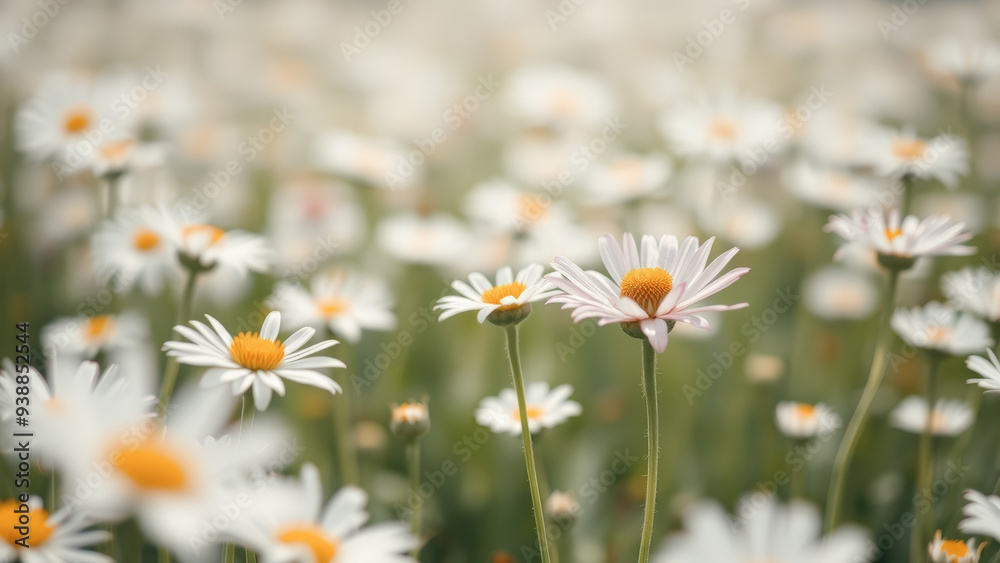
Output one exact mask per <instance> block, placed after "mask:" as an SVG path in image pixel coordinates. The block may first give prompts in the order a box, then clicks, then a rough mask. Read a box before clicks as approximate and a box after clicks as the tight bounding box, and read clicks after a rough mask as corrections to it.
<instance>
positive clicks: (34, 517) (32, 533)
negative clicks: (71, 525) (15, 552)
mask: <svg viewBox="0 0 1000 563" xmlns="http://www.w3.org/2000/svg"><path fill="white" fill-rule="evenodd" d="M18 506H20V503H18V502H17V501H13V500H9V501H5V502H0V539H2V540H3V541H5V542H7V543H8V544H9V545H10V546H12V547H18V546H17V544H15V543H14V542H15V541H17V540H18V539H20V538H22V537H23V536H22V535H21V534H20V533H19V532H18V531H17V530H15V529H14V527H15V526H24V524H22V523H21V522H20V519H21V516H25V514H19V513H16V512H14V511H15V510H17V508H18ZM27 517H28V524H27V526H28V529H29V530H28V539H27V544H28V547H29V548H31V547H41V545H42V544H44V543H45V540H47V539H49V536H51V535H52V532H54V531H55V529H56V526H50V525H49V513H48V512H47V511H46V510H45V509H43V508H29V509H28V513H27ZM15 559H16V557H15Z"/></svg>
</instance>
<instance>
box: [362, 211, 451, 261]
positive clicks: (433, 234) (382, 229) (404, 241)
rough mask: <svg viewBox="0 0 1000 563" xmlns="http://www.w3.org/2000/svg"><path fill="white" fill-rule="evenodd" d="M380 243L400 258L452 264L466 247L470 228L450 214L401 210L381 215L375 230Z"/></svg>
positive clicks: (383, 247)
mask: <svg viewBox="0 0 1000 563" xmlns="http://www.w3.org/2000/svg"><path fill="white" fill-rule="evenodd" d="M375 237H376V239H377V240H378V243H379V246H381V247H382V249H383V250H385V251H386V252H387V253H389V254H390V255H391V256H393V257H394V258H397V259H399V260H401V261H403V262H407V263H415V264H429V265H433V266H450V265H454V264H455V263H456V262H458V261H459V260H460V259H462V258H463V257H464V256H465V252H466V250H467V249H468V248H469V245H470V243H469V238H470V235H469V231H468V229H467V228H466V227H465V226H464V225H462V224H461V223H460V222H459V221H458V220H457V219H455V218H454V217H451V216H450V215H445V214H443V213H437V214H433V215H427V216H422V215H415V214H409V213H404V214H400V215H394V216H391V217H387V218H385V219H383V220H382V221H381V222H380V223H379V225H378V229H377V231H376V234H375Z"/></svg>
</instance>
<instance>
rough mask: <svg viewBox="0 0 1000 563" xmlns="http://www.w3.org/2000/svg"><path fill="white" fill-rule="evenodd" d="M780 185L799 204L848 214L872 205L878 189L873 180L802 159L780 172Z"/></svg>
mask: <svg viewBox="0 0 1000 563" xmlns="http://www.w3.org/2000/svg"><path fill="white" fill-rule="evenodd" d="M781 180H782V184H783V185H784V186H785V188H786V189H787V190H788V191H789V192H791V193H792V195H794V196H795V197H797V198H799V199H800V200H801V201H803V202H805V203H808V204H810V205H815V206H817V207H823V208H826V209H833V210H836V211H850V210H852V209H859V208H861V207H865V206H868V205H871V204H873V203H875V194H876V193H877V192H878V186H877V185H876V184H875V182H873V181H872V180H870V179H868V178H866V177H865V176H861V175H859V174H853V173H851V172H848V171H846V170H841V169H839V168H835V167H823V166H817V165H815V164H812V163H810V162H808V161H807V160H805V159H800V160H799V161H797V162H795V163H794V164H791V165H789V166H788V167H787V168H785V170H784V171H783V172H782V175H781Z"/></svg>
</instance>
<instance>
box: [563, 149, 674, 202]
mask: <svg viewBox="0 0 1000 563" xmlns="http://www.w3.org/2000/svg"><path fill="white" fill-rule="evenodd" d="M672 173H673V165H672V164H671V162H670V160H668V159H667V158H666V157H665V156H663V155H659V154H649V155H645V156H643V155H632V154H622V155H618V156H616V157H614V158H612V159H611V160H610V162H608V163H604V162H596V163H594V165H593V166H591V167H590V170H589V171H588V173H587V176H586V177H585V178H584V181H583V186H582V187H583V188H584V190H586V191H587V194H588V199H587V201H588V202H589V203H594V204H598V205H615V204H619V203H623V202H626V201H631V200H634V199H638V198H642V197H646V196H650V195H652V194H654V193H655V192H656V191H657V190H659V189H660V188H662V187H663V186H664V184H666V182H667V180H668V179H669V178H670V175H671V174H672Z"/></svg>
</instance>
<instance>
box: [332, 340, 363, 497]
mask: <svg viewBox="0 0 1000 563" xmlns="http://www.w3.org/2000/svg"><path fill="white" fill-rule="evenodd" d="M344 354H347V352H346V351H345V352H344ZM350 359H351V358H348V357H346V356H345V357H344V358H343V360H344V363H345V364H350V363H351V362H350ZM338 402H339V404H337V405H334V406H333V427H334V431H335V432H336V435H337V454H338V455H337V458H338V461H339V462H340V479H341V482H340V486H342V487H343V486H346V485H358V484H359V483H360V479H359V477H358V456H357V452H356V451H355V449H354V431H353V429H352V426H351V400H350V397H348V396H347V393H346V392H345V393H341V396H340V399H339V400H338Z"/></svg>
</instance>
